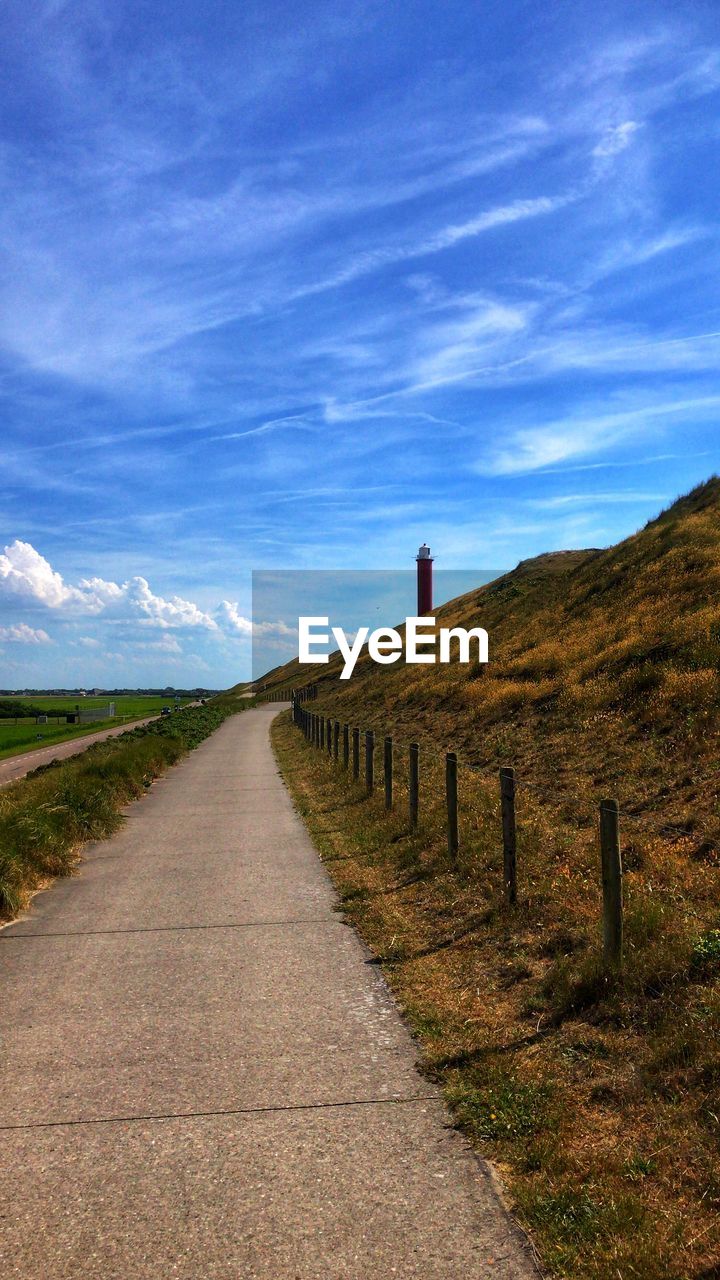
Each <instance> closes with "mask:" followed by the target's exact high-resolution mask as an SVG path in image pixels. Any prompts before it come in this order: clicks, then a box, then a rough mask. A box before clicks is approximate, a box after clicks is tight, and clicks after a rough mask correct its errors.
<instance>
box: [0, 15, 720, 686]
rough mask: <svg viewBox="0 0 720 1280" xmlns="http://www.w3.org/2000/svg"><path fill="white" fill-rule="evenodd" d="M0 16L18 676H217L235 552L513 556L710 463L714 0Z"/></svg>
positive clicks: (298, 559) (8, 650) (245, 659)
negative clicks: (0, 26)
mask: <svg viewBox="0 0 720 1280" xmlns="http://www.w3.org/2000/svg"><path fill="white" fill-rule="evenodd" d="M4 37H5V38H4V42H3V50H2V52H1V53H0V58H1V59H2V71H3V75H2V79H1V80H0V95H1V96H2V100H3V112H2V117H1V119H2V124H1V125H0V137H1V139H2V142H1V147H0V184H1V188H2V200H1V201H0V229H1V230H2V237H1V241H0V243H1V244H2V250H1V252H2V255H3V264H2V266H3V269H2V272H0V395H1V396H2V400H3V432H2V438H1V439H0V462H1V475H2V523H1V525H0V545H4V546H5V552H4V555H3V556H0V672H2V671H5V672H6V674H5V675H3V674H0V685H2V686H8V685H9V686H16V685H17V686H22V685H30V684H47V683H52V684H72V685H75V684H84V683H87V684H91V683H92V684H99V685H102V684H112V685H115V684H136V683H143V684H145V683H147V684H151V683H162V684H164V683H166V682H172V683H176V684H178V685H180V684H193V685H194V684H197V683H203V684H208V685H218V686H221V685H225V684H228V683H230V682H232V681H234V680H236V679H239V678H242V677H243V676H244V675H246V674H247V671H248V666H249V652H250V646H249V625H248V623H247V618H248V616H249V614H250V599H249V571H250V569H251V568H272V567H273V566H278V567H287V568H324V567H331V568H343V567H344V568H365V567H368V566H379V565H385V566H387V567H400V566H404V565H407V564H409V563H410V562H411V561H410V557H412V555H413V554H414V552H415V549H416V547H417V545H418V544H419V543H420V542H422V541H425V540H427V541H429V542H430V543H431V545H432V546H433V548H434V550H435V551H436V553H437V554H438V557H439V561H438V562H439V564H443V565H445V566H447V567H462V566H474V565H487V566H492V567H503V566H507V567H510V566H511V565H512V564H513V563H514V562H515V561H516V560H517V559H519V558H520V557H523V556H527V555H532V554H534V553H536V552H538V551H541V550H549V549H554V548H560V547H568V546H578V545H604V544H607V543H608V542H611V541H613V540H615V539H616V538H618V537H621V536H623V535H625V534H627V533H629V532H632V530H633V529H634V528H636V527H638V525H640V524H641V523H643V522H644V520H645V519H647V518H648V517H650V516H651V515H653V514H654V513H655V512H656V510H657V509H658V508H659V507H660V506H662V505H663V504H665V503H666V502H668V501H669V500H671V499H672V498H673V497H674V496H675V495H676V494H677V493H678V492H680V491H682V490H684V489H687V488H689V487H691V485H692V484H694V483H696V482H698V481H699V480H701V479H703V478H704V477H705V476H706V475H707V474H709V473H710V472H711V471H712V470H714V469H715V468H716V466H717V456H718V447H717V434H718V433H717V428H716V422H717V420H718V412H719V410H720V386H718V381H717V368H718V363H719V358H720V318H719V317H718V311H717V303H716V287H715V279H716V277H717V268H718V222H717V201H716V195H715V173H716V171H717V150H718V140H719V138H720V118H719V115H718V107H719V104H720V12H719V11H718V9H717V5H716V4H715V3H714V0H713V2H712V3H710V2H708V3H704V0H697V2H696V3H694V4H693V5H692V7H690V6H686V7H683V6H676V5H673V4H670V3H669V2H666V0H652V2H650V0H647V2H644V0H640V2H639V3H638V4H636V5H633V6H631V7H628V6H627V5H626V4H620V3H619V2H618V0H609V3H607V4H606V5H604V6H602V8H601V10H599V9H598V6H597V5H595V4H591V3H590V2H589V0H577V3H575V4H573V5H569V4H568V5H565V4H557V5H552V6H541V5H539V4H537V5H534V4H528V3H526V2H525V0H509V2H508V3H507V4H506V5H504V6H495V7H493V9H492V10H490V9H487V8H486V7H483V6H478V5H476V4H474V3H472V2H471V0H462V2H461V0H457V2H454V3H451V4H449V5H446V6H443V7H442V8H440V9H438V7H437V6H435V5H430V4H429V3H427V2H426V0H410V2H409V3H408V4H406V5H403V6H379V5H377V4H374V3H367V2H364V0H350V3H348V4H347V5H345V6H343V7H342V9H341V11H338V10H337V6H333V5H330V4H329V3H323V0H318V3H316V4H315V5H313V6H312V8H311V10H309V11H308V12H307V13H306V14H304V15H302V14H301V15H299V14H298V10H297V6H292V5H290V4H289V3H285V2H283V0H263V3H260V2H259V0H249V3H247V4H245V5H243V6H235V5H230V4H228V3H227V0H222V2H220V0H206V2H205V3H203V4H202V5H200V4H199V3H198V0H179V3H175V4H173V5H169V4H165V3H161V4H150V3H149V2H148V0H132V2H131V0H115V3H113V4H112V5H111V4H110V3H109V0H76V2H75V3H73V4H72V5H71V4H69V3H67V2H66V0H28V3H27V4H26V5H25V6H23V9H22V12H21V11H20V10H19V9H16V10H14V11H10V12H8V13H7V14H6V16H5V31H4ZM150 584H151V585H150Z"/></svg>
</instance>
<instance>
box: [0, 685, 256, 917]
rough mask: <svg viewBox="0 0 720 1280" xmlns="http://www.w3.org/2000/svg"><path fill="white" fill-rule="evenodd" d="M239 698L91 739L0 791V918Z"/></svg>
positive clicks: (59, 871)
mask: <svg viewBox="0 0 720 1280" xmlns="http://www.w3.org/2000/svg"><path fill="white" fill-rule="evenodd" d="M247 705H248V703H247V701H241V700H240V699H236V698H233V697H232V696H231V695H223V696H221V697H218V698H216V699H214V700H213V702H212V704H208V705H207V706H204V707H203V706H200V707H187V708H184V709H183V710H181V711H177V712H175V713H174V714H173V715H172V716H169V717H167V719H163V720H154V721H152V723H150V724H147V725H142V726H139V727H136V728H134V729H130V730H128V732H127V733H123V734H121V735H120V736H119V737H116V738H109V739H107V741H105V742H99V743H95V744H94V745H93V746H91V747H88V749H87V750H86V751H84V752H83V753H82V754H81V755H79V756H74V757H71V758H70V759H68V760H63V761H58V762H57V763H52V764H48V765H44V766H42V767H41V768H39V769H36V770H35V771H34V772H33V773H30V774H28V775H27V777H25V778H23V779H22V780H20V781H19V782H15V783H12V784H11V785H9V786H7V787H4V788H2V789H1V790H0V919H6V920H7V919H10V918H12V916H14V915H16V914H17V912H18V911H20V910H21V909H22V908H23V906H24V905H25V904H26V902H27V900H28V897H29V896H30V895H31V894H32V893H33V892H34V891H35V890H36V889H38V888H40V887H42V886H43V885H44V884H46V883H47V882H48V881H49V880H50V879H51V878H52V877H53V876H57V875H69V874H70V873H71V872H72V871H73V869H74V867H75V866H76V865H77V862H78V860H79V857H80V849H81V846H82V845H83V843H84V842H85V841H87V840H98V839H101V838H103V837H105V836H109V835H111V834H112V833H113V831H116V830H117V829H118V827H119V826H120V825H121V823H122V814H121V809H122V807H123V805H125V804H127V803H128V802H129V801H130V800H134V799H137V797H138V796H141V795H142V794H143V792H144V790H145V789H146V788H147V787H149V786H150V785H151V783H152V782H153V780H154V779H155V778H157V777H158V776H159V775H160V774H161V773H163V772H164V771H165V770H166V769H167V768H169V767H170V765H172V764H175V762H176V761H177V760H179V759H180V758H181V757H182V756H183V755H185V754H186V753H187V752H188V751H190V750H192V749H193V747H196V746H198V745H199V743H200V742H202V741H203V740H204V739H205V738H207V737H208V736H209V734H211V733H213V732H214V730H215V729H217V728H218V727H219V726H220V725H221V724H222V722H223V720H225V719H226V718H227V716H228V715H232V714H234V713H235V712H237V711H242V710H244V709H245V707H246V706H247Z"/></svg>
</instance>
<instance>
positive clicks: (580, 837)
mask: <svg viewBox="0 0 720 1280" xmlns="http://www.w3.org/2000/svg"><path fill="white" fill-rule="evenodd" d="M718 586H720V481H718V480H717V479H713V480H711V481H709V482H708V483H707V484H705V485H703V486H701V487H700V488H699V489H697V490H695V491H694V492H693V493H692V494H690V495H688V496H687V498H684V499H682V500H681V501H680V502H678V503H676V504H675V505H674V506H673V507H672V508H671V509H670V510H669V511H668V512H665V513H663V514H662V515H661V516H660V517H658V519H657V520H655V521H652V522H651V523H650V524H649V525H648V526H647V527H646V528H645V529H643V530H641V531H640V532H639V533H638V534H636V535H635V536H634V537H632V538H629V539H627V540H626V541H625V542H623V543H621V544H620V545H619V546H617V547H613V548H610V549H609V550H607V551H585V552H567V553H559V554H555V555H550V556H541V557H538V558H537V559H536V560H533V561H527V562H524V563H523V564H521V565H520V566H518V568H517V569H516V570H514V571H513V572H512V573H510V574H508V575H506V576H505V577H504V578H502V579H500V580H498V581H497V582H495V583H492V584H490V586H488V587H484V588H480V589H479V590H478V591H477V592H473V593H471V595H469V596H465V597H462V598H461V599H459V600H457V601H453V602H451V603H450V604H449V605H447V606H445V607H444V608H443V609H441V610H439V611H438V613H437V616H438V620H439V622H440V623H441V624H442V625H445V626H448V625H458V624H459V625H464V626H471V625H478V624H479V625H483V626H485V627H486V628H487V630H488V632H489V636H490V659H491V661H490V664H489V665H488V667H487V668H474V669H473V668H471V669H469V670H468V668H466V667H461V666H459V665H458V664H455V665H452V666H450V667H444V668H440V667H434V668H433V667H426V668H417V667H405V666H402V665H400V664H398V665H396V666H394V667H385V668H378V667H377V666H375V665H374V664H372V663H370V662H369V660H367V658H364V659H361V661H360V663H359V664H358V667H357V668H356V673H355V675H354V676H353V679H352V680H351V681H350V682H349V683H348V684H346V683H341V682H340V681H339V680H338V676H339V670H338V665H337V663H333V662H332V661H331V663H330V664H329V665H328V666H327V667H318V668H316V669H315V670H308V669H307V668H305V669H303V671H302V673H300V672H299V670H298V667H297V664H289V665H288V667H286V668H283V669H280V670H278V672H276V673H274V675H273V679H272V681H271V683H273V684H274V685H276V686H278V687H279V686H281V685H283V684H300V683H304V682H305V681H306V680H308V679H316V680H317V681H318V684H319V690H320V697H319V699H318V701H317V702H316V703H315V704H313V709H315V710H317V711H319V712H321V713H322V714H325V715H331V716H333V717H337V718H338V719H339V720H340V721H341V722H349V723H350V724H353V725H359V726H361V727H362V728H374V729H375V731H376V734H377V735H378V738H379V737H381V736H382V735H383V734H385V733H391V734H392V735H393V737H394V738H395V740H396V742H397V743H398V744H403V748H404V746H405V745H406V744H407V743H409V742H410V741H412V740H416V741H420V742H421V743H422V761H423V787H424V791H423V825H422V829H421V831H420V832H418V833H417V834H416V835H412V834H410V833H409V832H408V830H407V828H406V825H405V821H404V816H403V815H404V813H405V808H404V806H405V802H406V798H405V795H404V792H403V788H402V786H400V788H399V790H398V795H397V804H398V808H397V810H396V812H395V813H394V814H393V815H391V816H390V817H388V816H386V815H385V814H384V813H383V811H382V808H381V804H380V801H379V800H378V799H377V798H374V799H372V800H370V801H367V800H365V799H363V797H362V792H361V791H360V792H358V791H356V790H355V789H353V787H352V785H350V787H348V783H347V781H346V779H345V777H344V775H343V773H342V770H341V769H338V767H337V766H335V765H333V764H332V762H330V761H328V760H327V758H320V757H318V755H317V754H316V753H314V752H313V751H312V750H311V749H309V748H307V747H306V745H305V744H304V741H303V740H302V739H301V738H300V736H299V735H298V734H297V731H296V730H292V729H291V728H289V727H286V728H282V729H279V731H278V750H279V752H280V758H281V761H282V762H283V764H284V766H285V767H286V768H289V767H290V764H292V773H288V777H289V778H290V781H291V785H293V786H294V787H295V789H296V794H297V796H298V799H299V803H300V804H301V807H302V808H303V810H304V811H305V812H306V814H307V817H308V821H309V822H310V825H311V827H312V828H313V830H314V831H315V832H317V839H318V841H319V842H320V845H321V848H322V849H323V852H324V853H325V854H326V855H327V856H329V857H333V858H335V859H336V860H335V861H332V862H330V863H329V866H330V868H331V870H332V872H333V874H334V875H335V877H336V880H337V882H338V884H339V886H340V888H341V890H342V892H343V893H344V894H345V895H346V905H347V909H348V911H349V912H351V914H352V915H353V918H354V919H355V920H356V921H357V923H358V925H359V927H360V928H361V929H362V930H363V932H364V934H365V936H366V937H367V938H368V941H369V942H370V943H371V945H372V946H374V947H375V949H376V950H377V951H378V953H379V954H380V955H381V956H382V957H383V958H384V960H385V964H386V972H387V973H388V975H389V978H390V981H391V982H392V984H393V986H394V987H395V989H396V991H397V992H398V994H399V996H400V998H401V1000H402V1001H403V1003H404V1004H405V1007H406V1008H407V1009H408V1011H409V1014H410V1016H411V1018H412V1020H413V1023H414V1025H415V1027H416V1030H417V1032H418V1034H419V1036H420V1038H421V1040H422V1042H423V1045H424V1048H425V1052H426V1056H427V1062H428V1069H429V1070H431V1071H433V1072H435V1073H436V1074H437V1075H438V1077H439V1078H440V1079H442V1080H443V1082H444V1084H445V1086H446V1088H447V1090H448V1093H449V1096H450V1098H451V1101H452V1103H453V1105H454V1107H455V1109H456V1114H457V1116H458V1118H459V1121H460V1122H461V1123H462V1124H463V1125H464V1127H465V1128H466V1129H467V1131H468V1132H469V1133H471V1135H473V1136H474V1138H475V1140H476V1141H477V1142H478V1143H479V1145H480V1146H481V1147H482V1149H483V1150H484V1151H486V1152H490V1153H491V1154H493V1155H494V1157H495V1159H496V1160H497V1161H498V1162H499V1164H500V1166H501V1168H502V1170H503V1172H504V1173H505V1176H506V1178H507V1180H508V1183H509V1186H510V1188H511V1190H512V1193H513V1195H514V1197H515V1200H516V1204H517V1207H518V1212H519V1214H520V1215H521V1217H522V1218H523V1220H524V1221H525V1222H526V1224H528V1225H529V1227H530V1229H531V1230H532V1231H533V1232H534V1234H535V1236H536V1239H537V1240H538V1244H539V1247H540V1249H541V1251H542V1254H543V1257H544V1260H545V1264H546V1266H547V1267H548V1269H549V1270H550V1271H551V1272H552V1273H553V1274H556V1275H561V1276H568V1277H570V1276H572V1277H580V1278H585V1277H587V1278H588V1280H589V1278H590V1277H592V1278H593V1280H605V1277H614V1278H616V1277H618V1276H619V1277H621V1280H625V1278H630V1277H643V1278H644V1280H691V1278H692V1280H700V1278H701V1277H703V1278H704V1280H711V1277H716V1278H717V1277H718V1276H720V1230H719V1228H718V1221H719V1217H720V1215H718V1208H720V1173H719V1172H718V1166H719V1163H720V1162H719V1160H718V1156H719V1155H720V1151H719V1147H720V1119H719V1117H720V1099H719V1097H718V1094H719V1084H720V1053H719V1051H718V1033H719V1031H720V804H719V803H718V786H717V783H718V778H719V777H720V767H719V765H718V761H719V760H720V696H719V695H720V680H719V678H718V671H719V670H720V593H719V592H718ZM301 677H302V678H301ZM451 748H452V749H455V750H457V751H458V753H459V757H460V762H461V770H460V797H461V815H460V829H461V852H460V858H459V863H458V865H457V866H456V867H453V866H450V865H449V864H448V860H447V854H446V850H445V841H444V833H443V826H442V814H441V796H442V760H443V751H444V750H445V749H451ZM404 759H405V758H404V756H403V755H402V753H401V754H400V755H399V757H398V762H397V769H398V772H399V775H400V777H401V778H402V777H403V776H404V771H405V767H406V766H405V763H404ZM503 764H512V765H514V766H515V768H516V771H517V774H518V777H519V780H520V783H521V784H527V785H521V786H520V787H519V790H518V820H519V851H518V852H519V877H520V903H519V906H518V908H517V910H516V911H515V912H508V911H507V910H506V909H505V908H504V907H503V906H502V901H501V893H500V859H501V848H500V838H499V813H498V788H497V769H498V766H500V765H503ZM463 766H474V767H475V768H476V769H478V770H480V772H479V773H471V772H470V771H469V770H468V769H465V768H464V767H463ZM380 773H381V770H380ZM381 781H382V780H381V779H380V784H381ZM603 795H617V796H618V798H619V799H620V803H621V813H622V818H621V832H622V850H623V859H624V864H625V873H626V874H625V893H626V941H627V947H626V966H625V973H624V977H623V979H622V981H621V982H619V983H611V982H609V981H607V980H606V979H605V978H604V977H603V976H602V974H601V972H600V969H599V966H598V952H599V906H600V887H599V869H598V850H597V838H596V821H597V804H598V800H599V799H600V797H601V796H603ZM330 826H332V827H333V828H334V829H335V830H336V834H334V835H332V836H330V835H327V834H323V831H324V830H325V829H326V828H328V827H330Z"/></svg>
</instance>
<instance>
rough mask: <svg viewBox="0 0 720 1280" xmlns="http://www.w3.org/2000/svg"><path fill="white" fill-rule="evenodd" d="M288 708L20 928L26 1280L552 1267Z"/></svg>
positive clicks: (357, 1278)
mask: <svg viewBox="0 0 720 1280" xmlns="http://www.w3.org/2000/svg"><path fill="white" fill-rule="evenodd" d="M277 710H278V708H277V706H273V705H265V706H261V707H258V708H255V709H253V710H250V711H247V712H244V713H243V714H242V715H239V716H236V717H232V718H231V719H229V720H227V721H226V722H225V724H224V725H223V726H222V728H221V729H220V730H219V731H218V732H217V733H216V734H215V735H213V737H211V738H210V739H208V740H207V741H206V742H205V743H203V745H202V746H201V747H199V748H198V749H197V750H196V751H195V752H193V753H192V754H191V755H190V756H189V757H188V758H187V759H185V760H184V761H183V762H182V763H181V764H180V765H178V766H177V767H176V768H175V769H173V770H171V771H170V772H169V773H168V774H166V775H165V776H164V777H163V778H162V779H161V780H160V781H158V782H157V783H156V785H155V786H154V787H153V788H152V790H151V791H150V792H149V793H148V795H147V796H146V797H144V798H143V799H142V800H139V801H138V802H137V803H136V804H134V805H133V806H131V807H130V809H129V811H128V821H127V823H126V825H125V827H124V828H123V830H122V831H121V832H120V833H119V834H118V835H116V836H114V837H113V838H112V839H110V840H107V841H105V842H102V843H97V844H94V845H91V846H89V847H88V849H87V851H86V858H85V861H84V863H83V865H82V867H81V870H80V872H79V874H78V875H77V876H76V877H74V878H73V879H70V880H62V881H58V882H56V884H55V885H54V886H53V887H52V888H51V889H50V890H49V891H47V892H45V893H42V894H39V895H38V896H36V898H35V899H34V900H33V904H32V909H31V911H30V912H29V914H28V915H27V917H26V918H24V919H22V920H20V921H18V922H16V923H15V924H13V925H12V926H10V927H9V928H7V929H5V930H2V931H0V1008H2V1010H3V1017H2V1026H1V1030H0V1034H1V1035H2V1079H1V1081H0V1129H1V1130H2V1132H1V1133H0V1254H1V1255H2V1256H3V1258H4V1263H3V1274H4V1276H6V1277H10V1276H15V1277H18V1276H19V1277H23V1280H41V1278H42V1280H93V1278H95V1277H97V1278H99V1277H102V1278H103V1280H115V1278H117V1280H138V1278H140V1277H142V1278H143V1280H151V1278H152V1280H170V1278H171V1277H172V1278H178V1280H260V1278H262V1280H310V1278H311V1277H319V1278H322V1280H341V1278H342V1280H346V1278H351V1280H391V1278H392V1280H398V1278H400V1280H405V1278H406V1277H419V1278H421V1280H441V1278H442V1280H458V1277H461V1278H463V1280H464V1278H465V1277H468V1280H469V1278H470V1277H472V1278H473V1280H476V1278H477V1280H484V1278H485V1277H492V1278H493V1280H529V1278H530V1277H531V1276H534V1275H535V1271H534V1269H533V1266H532V1263H531V1261H530V1259H529V1255H528V1252H527V1249H526V1246H525V1244H524V1242H523V1240H522V1238H521V1237H520V1235H519V1233H518V1232H517V1231H516V1229H515V1228H514V1227H513V1225H512V1223H511V1222H510V1220H509V1218H508V1216H507V1215H506V1213H505V1211H504V1209H503V1208H502V1206H501V1204H500V1202H499V1200H498V1198H497V1196H496V1193H495V1190H494V1186H493V1183H492V1181H491V1179H490V1177H489V1175H488V1171H487V1169H486V1168H485V1166H484V1165H483V1164H482V1163H481V1162H480V1161H479V1160H478V1159H476V1157H475V1156H474V1155H473V1154H472V1152H471V1151H470V1150H469V1149H468V1147H467V1145H466V1144H465V1142H464V1141H463V1139H462V1138H461V1137H460V1136H459V1135H458V1134H457V1133H456V1132H455V1131H453V1130H452V1129H451V1128H450V1127H449V1124H448V1116H447V1114H446V1112H445V1110H444V1107H443V1105H442V1103H441V1102H440V1101H439V1100H438V1099H437V1098H436V1097H435V1096H434V1093H435V1090H434V1087H433V1086H432V1084H430V1083H429V1082H428V1081H426V1080H424V1079H423V1078H422V1077H421V1076H420V1075H419V1074H418V1073H417V1071H416V1068H415V1050H414V1046H413V1043H412V1040H411V1039H410V1037H409V1035H408V1033H407V1031H406V1030H405V1027H404V1026H403V1024H402V1022H401V1020H400V1017H399V1016H398V1013H397V1010H396V1008H395V1006H394V1004H393V1002H392V1000H391V998H390V996H389V994H388V991H387V989H386V987H385V985H384V983H383V980H382V977H381V975H380V974H379V973H378V970H377V967H375V966H373V965H369V964H368V959H369V956H368V954H367V952H366V950H365V949H364V947H363V945H362V944H361V942H360V941H359V940H358V938H357V936H356V934H355V933H354V932H353V930H352V929H351V928H350V927H349V926H348V925H346V924H345V923H343V920H342V917H341V916H340V915H339V914H338V911H337V909H336V901H335V896H334V891H333V889H332V886H331V884H330V882H329V880H328V878H327V876H326V873H325V871H324V868H323V867H322V866H321V864H320V861H319V859H318V857H317V854H316V852H315V850H314V847H313V845H312V843H311V841H310V839H309V837H308V835H307V833H306V831H305V828H304V827H303V825H302V824H301V822H300V821H299V819H298V817H297V815H296V814H295V812H294V810H293V807H292V804H291V802H290V799H289V796H288V793H287V791H286V789H285V787H284V785H283V783H282V781H281V779H280V777H279V774H278V771H277V767H276V765H275V761H274V758H273V756H272V752H271V750H270V745H269V738H268V729H269V725H270V721H271V719H272V717H273V716H274V715H276V714H277Z"/></svg>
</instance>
